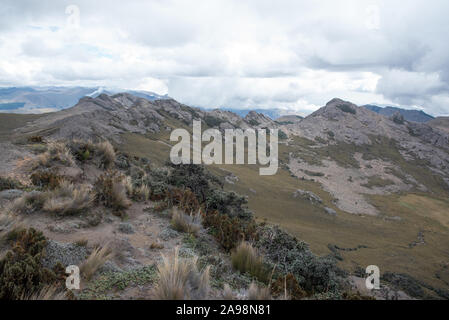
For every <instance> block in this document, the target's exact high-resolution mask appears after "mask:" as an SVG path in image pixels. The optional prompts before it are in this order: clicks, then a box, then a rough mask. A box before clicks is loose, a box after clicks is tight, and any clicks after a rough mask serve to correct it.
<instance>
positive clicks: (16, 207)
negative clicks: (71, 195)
mask: <svg viewBox="0 0 449 320" xmlns="http://www.w3.org/2000/svg"><path fill="white" fill-rule="evenodd" d="M47 199H48V194H47V193H46V192H39V191H32V192H30V193H26V194H24V195H23V196H21V197H20V198H17V199H15V200H14V201H13V202H12V204H11V205H10V206H9V212H14V213H20V214H31V213H34V212H36V211H39V210H42V208H43V207H44V204H45V202H46V201H47Z"/></svg>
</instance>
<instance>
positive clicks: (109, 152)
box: [95, 141, 116, 168]
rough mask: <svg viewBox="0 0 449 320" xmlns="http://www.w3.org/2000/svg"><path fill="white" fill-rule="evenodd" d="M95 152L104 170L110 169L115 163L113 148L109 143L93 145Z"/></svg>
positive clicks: (103, 142)
mask: <svg viewBox="0 0 449 320" xmlns="http://www.w3.org/2000/svg"><path fill="white" fill-rule="evenodd" d="M95 152H96V154H97V155H98V156H99V157H100V159H101V165H102V166H103V167H104V168H110V167H111V166H112V165H113V164H114V162H115V157H116V156H115V151H114V147H113V146H112V144H111V143H110V142H109V141H102V142H99V143H96V144H95Z"/></svg>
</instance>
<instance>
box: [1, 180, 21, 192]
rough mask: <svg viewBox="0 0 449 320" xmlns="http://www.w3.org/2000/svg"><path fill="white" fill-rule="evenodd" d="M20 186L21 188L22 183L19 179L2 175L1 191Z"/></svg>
mask: <svg viewBox="0 0 449 320" xmlns="http://www.w3.org/2000/svg"><path fill="white" fill-rule="evenodd" d="M19 188H21V184H20V183H19V182H18V181H16V180H14V179H12V178H9V177H2V176H0V191H3V190H9V189H19Z"/></svg>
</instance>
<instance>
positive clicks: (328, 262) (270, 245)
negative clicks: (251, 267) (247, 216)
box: [257, 226, 344, 294]
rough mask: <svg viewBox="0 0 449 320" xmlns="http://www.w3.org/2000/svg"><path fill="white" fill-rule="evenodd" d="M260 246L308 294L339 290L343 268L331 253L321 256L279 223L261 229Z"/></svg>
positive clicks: (258, 243) (278, 267) (258, 244)
mask: <svg viewBox="0 0 449 320" xmlns="http://www.w3.org/2000/svg"><path fill="white" fill-rule="evenodd" d="M257 247H258V248H259V249H260V250H261V251H263V252H264V254H265V257H267V258H268V259H269V260H271V261H272V262H273V264H276V266H277V269H278V270H280V271H281V272H282V273H283V274H289V273H291V274H292V275H293V276H294V277H295V278H296V279H297V281H298V283H299V285H300V286H301V287H302V288H304V289H305V290H306V291H307V292H308V293H311V294H313V293H320V292H329V291H331V292H339V291H340V289H341V285H342V276H343V275H344V274H343V271H342V270H340V269H339V268H338V267H337V265H336V260H335V259H334V258H333V257H331V256H325V257H318V256H315V255H314V254H313V253H312V252H311V251H310V249H309V246H308V245H307V244H306V243H305V242H303V241H298V240H297V239H296V238H294V237H292V236H291V235H289V234H288V233H286V232H285V231H282V230H281V229H280V228H279V227H277V226H265V227H264V228H261V229H260V230H259V241H258V242H257Z"/></svg>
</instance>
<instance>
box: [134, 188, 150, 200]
mask: <svg viewBox="0 0 449 320" xmlns="http://www.w3.org/2000/svg"><path fill="white" fill-rule="evenodd" d="M134 192H135V194H136V195H137V198H138V199H140V200H142V201H148V199H150V188H149V187H148V186H147V185H145V184H142V185H141V186H140V187H138V188H136V190H135V191H134Z"/></svg>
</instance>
